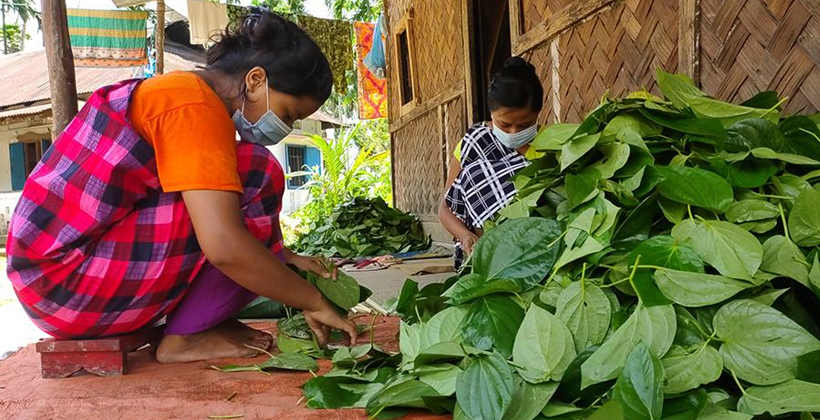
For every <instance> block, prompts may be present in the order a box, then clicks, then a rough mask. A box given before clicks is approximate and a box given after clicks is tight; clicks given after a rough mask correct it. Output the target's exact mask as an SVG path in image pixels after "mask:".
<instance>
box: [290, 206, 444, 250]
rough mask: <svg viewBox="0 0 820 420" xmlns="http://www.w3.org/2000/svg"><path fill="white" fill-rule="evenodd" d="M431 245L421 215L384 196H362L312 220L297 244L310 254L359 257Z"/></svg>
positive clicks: (296, 247) (417, 248)
mask: <svg viewBox="0 0 820 420" xmlns="http://www.w3.org/2000/svg"><path fill="white" fill-rule="evenodd" d="M429 246H430V237H429V236H427V235H425V234H424V231H423V230H422V227H421V223H420V222H419V219H418V217H416V216H413V215H412V214H408V213H404V212H402V211H400V210H397V209H394V208H392V207H390V206H388V205H387V203H385V202H384V200H382V199H381V198H363V197H358V198H354V199H352V200H351V201H350V202H348V203H346V204H343V205H341V206H339V207H337V208H336V209H335V210H334V212H333V214H332V215H331V216H330V217H328V218H323V219H321V220H316V221H314V222H313V223H311V225H310V228H309V230H308V233H306V234H304V235H302V236H300V237H299V238H298V239H297V241H296V243H295V244H294V246H293V248H294V250H296V251H299V252H303V253H306V254H309V255H324V256H327V257H343V258H355V257H365V256H380V255H390V254H396V253H400V252H408V251H422V250H425V249H427V248H428V247H429Z"/></svg>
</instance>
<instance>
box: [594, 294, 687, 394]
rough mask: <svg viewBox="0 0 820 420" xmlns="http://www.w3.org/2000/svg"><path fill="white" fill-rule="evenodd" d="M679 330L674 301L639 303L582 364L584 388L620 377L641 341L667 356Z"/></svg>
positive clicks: (655, 351) (656, 354) (658, 353)
mask: <svg viewBox="0 0 820 420" xmlns="http://www.w3.org/2000/svg"><path fill="white" fill-rule="evenodd" d="M675 330H676V319H675V310H674V309H672V305H665V306H653V307H649V308H647V307H643V306H641V307H638V309H636V310H635V312H633V313H632V315H630V316H629V318H628V319H627V320H626V322H624V324H623V325H621V327H620V328H618V329H617V330H616V331H615V332H614V333H613V334H612V336H610V337H609V339H607V340H606V341H604V343H603V344H602V345H601V347H599V348H598V350H596V351H595V353H593V354H592V356H590V358H589V359H587V361H586V362H584V364H583V365H581V378H582V380H581V388H582V389H583V388H586V387H588V386H589V385H592V384H597V383H600V382H604V381H608V380H610V379H615V378H617V377H618V375H619V374H620V373H621V371H622V370H623V367H624V364H625V363H626V359H627V357H628V356H629V353H630V352H631V351H632V349H633V348H635V345H636V344H637V343H638V342H644V343H646V344H647V345H648V347H649V350H650V351H651V352H652V354H654V355H655V356H657V357H663V356H664V355H665V354H666V352H667V351H668V350H669V347H671V346H672V342H673V341H674V339H675Z"/></svg>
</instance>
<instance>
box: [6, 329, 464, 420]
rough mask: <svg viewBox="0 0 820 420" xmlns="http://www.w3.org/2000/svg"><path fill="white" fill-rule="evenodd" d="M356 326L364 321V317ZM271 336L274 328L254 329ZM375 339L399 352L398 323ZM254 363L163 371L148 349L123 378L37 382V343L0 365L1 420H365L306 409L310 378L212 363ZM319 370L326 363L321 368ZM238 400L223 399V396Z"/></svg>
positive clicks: (135, 356) (350, 413) (411, 419)
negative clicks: (228, 419)
mask: <svg viewBox="0 0 820 420" xmlns="http://www.w3.org/2000/svg"><path fill="white" fill-rule="evenodd" d="M358 322H361V323H367V322H369V318H361V319H359V320H358ZM251 325H253V326H255V327H256V328H260V329H264V330H266V331H273V330H274V329H275V327H274V326H273V324H272V323H269V322H268V323H257V324H251ZM374 331H375V333H374V337H375V341H376V342H377V343H379V344H380V345H382V346H383V347H384V348H385V349H388V350H391V351H396V350H397V349H398V341H397V338H396V333H397V331H398V320H397V319H395V318H380V319H378V320H377V322H376V328H375V329H374ZM261 360H264V357H260V358H257V359H242V360H236V359H233V360H221V361H217V362H211V363H206V362H199V363H188V364H180V365H160V364H158V363H157V362H156V361H155V360H154V358H153V354H152V352H151V350H150V349H143V350H140V351H138V352H135V353H132V354H131V355H129V357H128V363H129V369H130V372H129V373H128V374H127V375H125V376H122V377H113V378H99V377H96V376H91V375H82V376H75V377H72V378H66V379H42V378H41V377H40V361H39V357H38V355H37V353H36V352H35V351H34V345H28V346H26V347H25V348H24V349H23V350H21V351H19V352H17V353H15V354H13V355H11V356H10V357H9V358H8V359H6V360H4V361H0V413H2V415H0V417H1V418H3V419H15V420H28V419H37V420H51V419H66V420H68V419H71V420H73V419H103V418H104V419H106V420H131V419H133V420H146V419H152V420H153V419H207V418H209V417H208V416H234V415H237V416H238V415H242V416H243V417H239V418H241V419H305V420H311V419H315V420H348V419H350V420H353V419H366V418H367V416H366V415H365V414H364V412H363V411H362V410H311V409H308V408H306V407H305V404H304V400H303V399H302V392H301V389H300V386H301V385H302V384H304V382H305V381H307V380H308V379H310V377H311V375H310V374H308V373H290V372H272V373H271V374H270V375H269V376H267V375H264V374H261V373H257V372H242V373H222V372H217V371H215V370H211V369H208V366H209V365H211V364H231V363H242V364H246V363H247V364H249V363H250V362H252V361H261ZM320 365H321V367H322V370H321V371H320V372H319V373H320V374H321V373H322V372H325V371H327V370H328V369H329V368H330V364H329V362H326V361H323V362H321V363H320ZM234 392H235V393H236V396H235V397H233V398H231V400H230V401H227V398H228V397H229V396H230V395H231V394H233V393H234ZM404 418H405V419H407V420H420V419H426V420H444V419H449V418H450V417H449V416H434V415H431V414H429V413H425V412H415V413H411V414H410V415H408V416H407V417H404Z"/></svg>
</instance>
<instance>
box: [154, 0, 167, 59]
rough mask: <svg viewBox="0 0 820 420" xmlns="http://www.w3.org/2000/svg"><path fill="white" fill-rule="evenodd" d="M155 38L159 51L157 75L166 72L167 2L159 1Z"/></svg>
mask: <svg viewBox="0 0 820 420" xmlns="http://www.w3.org/2000/svg"><path fill="white" fill-rule="evenodd" d="M155 31H156V35H155V38H154V41H155V48H156V50H157V72H156V74H157V75H160V74H163V73H164V72H165V0H157V26H156V28H155Z"/></svg>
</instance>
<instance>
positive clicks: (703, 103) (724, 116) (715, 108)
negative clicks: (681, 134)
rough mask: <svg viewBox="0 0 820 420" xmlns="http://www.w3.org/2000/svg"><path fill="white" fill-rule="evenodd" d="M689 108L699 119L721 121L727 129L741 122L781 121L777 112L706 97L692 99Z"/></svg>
mask: <svg viewBox="0 0 820 420" xmlns="http://www.w3.org/2000/svg"><path fill="white" fill-rule="evenodd" d="M689 106H690V107H691V108H692V111H694V113H695V115H697V116H698V118H714V119H716V120H720V121H721V122H722V123H723V125H724V126H725V127H730V126H732V125H733V124H735V123H737V122H738V121H741V120H748V119H765V120H768V121H769V122H772V123H777V122H778V120H779V119H780V114H779V113H778V112H777V111H775V110H766V109H758V108H750V107H746V106H742V105H735V104H730V103H727V102H723V101H719V100H717V99H712V98H709V97H706V96H702V97H698V98H692V99H691V100H690V101H689Z"/></svg>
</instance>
